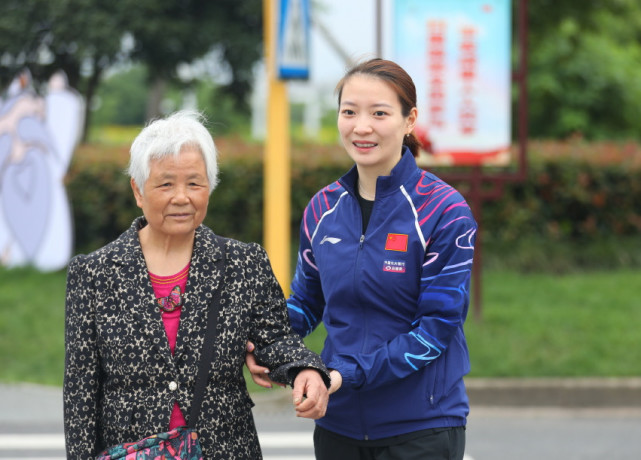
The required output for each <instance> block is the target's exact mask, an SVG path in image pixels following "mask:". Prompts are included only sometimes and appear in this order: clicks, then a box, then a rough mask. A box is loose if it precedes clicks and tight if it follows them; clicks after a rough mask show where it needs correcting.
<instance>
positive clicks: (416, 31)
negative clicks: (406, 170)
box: [393, 0, 512, 165]
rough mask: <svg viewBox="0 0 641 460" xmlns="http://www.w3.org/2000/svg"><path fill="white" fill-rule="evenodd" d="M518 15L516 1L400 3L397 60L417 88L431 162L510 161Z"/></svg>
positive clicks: (422, 135)
mask: <svg viewBox="0 0 641 460" xmlns="http://www.w3.org/2000/svg"><path fill="white" fill-rule="evenodd" d="M511 17H512V16H511V1H510V0H395V2H394V20H393V24H394V26H393V27H394V33H393V54H394V55H393V59H394V60H395V61H396V62H398V63H399V64H400V65H401V66H402V67H403V68H404V69H405V70H407V72H408V73H409V74H410V75H411V76H412V79H413V80H414V83H415V84H416V90H417V99H418V100H417V105H418V110H419V119H418V124H417V128H416V133H417V134H418V135H419V138H420V139H421V140H422V141H423V144H424V145H425V146H429V149H428V150H431V152H430V154H429V155H425V156H424V157H425V161H426V163H428V164H439V165H484V164H493V165H504V164H507V163H508V161H509V150H510V143H511V142H510V141H511V136H510V131H511V129H510V121H511V110H510V92H511V62H510V44H511Z"/></svg>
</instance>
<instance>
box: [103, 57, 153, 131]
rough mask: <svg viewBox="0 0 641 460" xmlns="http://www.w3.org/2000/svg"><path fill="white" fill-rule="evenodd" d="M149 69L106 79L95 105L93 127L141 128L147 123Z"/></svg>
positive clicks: (138, 68) (132, 69)
mask: <svg viewBox="0 0 641 460" xmlns="http://www.w3.org/2000/svg"><path fill="white" fill-rule="evenodd" d="M146 80H147V70H146V69H145V67H143V66H141V65H134V66H131V67H130V68H129V69H127V70H125V71H122V72H118V73H115V74H113V75H110V76H108V77H106V78H105V79H104V81H103V83H102V84H101V85H100V88H99V89H98V92H97V93H96V98H95V100H94V103H93V109H94V116H93V119H92V125H93V126H101V125H108V124H110V123H117V124H119V125H136V126H139V125H141V124H144V122H145V116H146V113H145V106H146V104H147V97H148V92H149V91H148V90H147V87H146V84H145V82H146Z"/></svg>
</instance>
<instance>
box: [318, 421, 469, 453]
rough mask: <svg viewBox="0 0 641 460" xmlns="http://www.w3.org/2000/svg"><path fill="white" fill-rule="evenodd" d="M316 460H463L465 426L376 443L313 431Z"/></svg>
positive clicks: (433, 430)
mask: <svg viewBox="0 0 641 460" xmlns="http://www.w3.org/2000/svg"><path fill="white" fill-rule="evenodd" d="M314 453H315V454H316V460H463V454H464V453H465V427H462V426H461V427H454V428H434V429H430V430H422V431H419V432H416V433H408V434H406V435H401V436H394V437H391V438H386V439H382V440H375V441H359V440H356V439H352V438H348V437H345V436H341V435H338V434H336V433H333V432H331V431H328V430H325V429H323V428H321V427H319V426H318V425H317V426H316V428H315V430H314Z"/></svg>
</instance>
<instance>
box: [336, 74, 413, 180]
mask: <svg viewBox="0 0 641 460" xmlns="http://www.w3.org/2000/svg"><path fill="white" fill-rule="evenodd" d="M416 117H417V110H416V108H412V110H411V111H410V114H409V115H408V116H407V117H405V116H403V113H402V108H401V103H400V101H399V98H398V96H397V94H396V93H395V92H394V90H393V89H392V87H391V86H389V85H388V84H387V83H385V81H383V80H381V79H380V78H376V77H372V76H369V75H360V74H356V75H354V76H352V77H350V78H349V79H348V80H347V81H346V82H345V84H344V86H343V91H342V95H341V102H340V106H339V108H338V131H339V133H340V136H341V140H342V141H343V145H344V146H345V150H346V151H347V153H348V155H349V156H350V157H351V158H352V160H354V162H355V163H356V165H357V166H358V167H359V169H361V170H367V171H371V172H372V173H374V174H376V175H377V176H384V175H389V173H390V172H391V170H392V168H393V167H394V166H395V165H396V163H398V161H399V159H400V158H401V150H402V146H403V137H404V136H405V135H406V134H409V133H410V132H411V131H412V129H413V128H414V124H415V123H416Z"/></svg>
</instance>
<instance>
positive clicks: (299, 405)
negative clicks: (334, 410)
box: [245, 342, 343, 420]
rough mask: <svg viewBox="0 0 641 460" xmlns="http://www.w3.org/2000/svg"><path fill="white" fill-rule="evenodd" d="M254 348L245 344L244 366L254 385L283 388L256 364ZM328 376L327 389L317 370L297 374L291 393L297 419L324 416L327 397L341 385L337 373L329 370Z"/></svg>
mask: <svg viewBox="0 0 641 460" xmlns="http://www.w3.org/2000/svg"><path fill="white" fill-rule="evenodd" d="M254 348H255V347H254V344H253V343H251V342H247V353H246V354H245V364H246V365H247V369H249V372H250V373H251V377H252V380H253V381H254V383H256V385H259V386H261V387H263V388H273V386H274V385H277V386H279V387H285V385H284V384H282V383H277V382H274V381H273V380H271V379H270V378H269V369H268V368H266V367H264V366H260V365H259V364H258V363H257V362H256V357H255V356H254V353H253V351H254ZM329 376H330V381H331V384H330V387H329V389H328V388H327V387H326V386H325V382H324V381H323V379H322V377H321V375H320V373H319V372H318V371H317V370H315V369H303V370H302V371H300V372H299V373H298V375H297V376H296V378H295V379H294V390H293V392H292V397H293V404H294V409H295V410H296V416H297V417H303V418H310V419H313V420H316V419H319V418H322V417H324V416H325V411H326V410H327V402H328V401H329V395H331V394H332V393H334V392H335V391H337V390H338V389H339V388H340V387H341V384H342V383H343V378H342V377H341V374H340V373H339V372H338V371H336V370H331V371H330V372H329Z"/></svg>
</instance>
